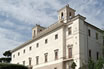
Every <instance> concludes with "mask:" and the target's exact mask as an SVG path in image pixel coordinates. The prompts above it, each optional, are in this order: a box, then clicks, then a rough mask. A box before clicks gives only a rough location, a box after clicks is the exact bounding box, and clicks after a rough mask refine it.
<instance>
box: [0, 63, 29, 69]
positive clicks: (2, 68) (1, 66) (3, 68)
mask: <svg viewBox="0 0 104 69" xmlns="http://www.w3.org/2000/svg"><path fill="white" fill-rule="evenodd" d="M0 69H28V68H27V67H26V66H23V65H17V64H6V63H0Z"/></svg>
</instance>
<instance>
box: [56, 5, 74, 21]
mask: <svg viewBox="0 0 104 69" xmlns="http://www.w3.org/2000/svg"><path fill="white" fill-rule="evenodd" d="M74 16H75V10H74V9H72V8H70V7H69V5H66V6H65V7H63V8H61V9H60V10H58V21H63V22H64V23H67V21H68V20H70V19H71V18H73V17H74Z"/></svg>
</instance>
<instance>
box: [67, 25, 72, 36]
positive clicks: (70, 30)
mask: <svg viewBox="0 0 104 69" xmlns="http://www.w3.org/2000/svg"><path fill="white" fill-rule="evenodd" d="M71 33H72V29H71V27H70V28H68V35H70V34H71Z"/></svg>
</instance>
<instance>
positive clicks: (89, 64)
mask: <svg viewBox="0 0 104 69" xmlns="http://www.w3.org/2000/svg"><path fill="white" fill-rule="evenodd" d="M88 69H95V63H94V61H93V60H92V59H89V62H88Z"/></svg>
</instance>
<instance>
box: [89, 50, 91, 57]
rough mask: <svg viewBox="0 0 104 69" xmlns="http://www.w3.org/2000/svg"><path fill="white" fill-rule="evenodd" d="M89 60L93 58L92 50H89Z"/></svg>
mask: <svg viewBox="0 0 104 69" xmlns="http://www.w3.org/2000/svg"><path fill="white" fill-rule="evenodd" d="M89 58H91V50H89Z"/></svg>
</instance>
